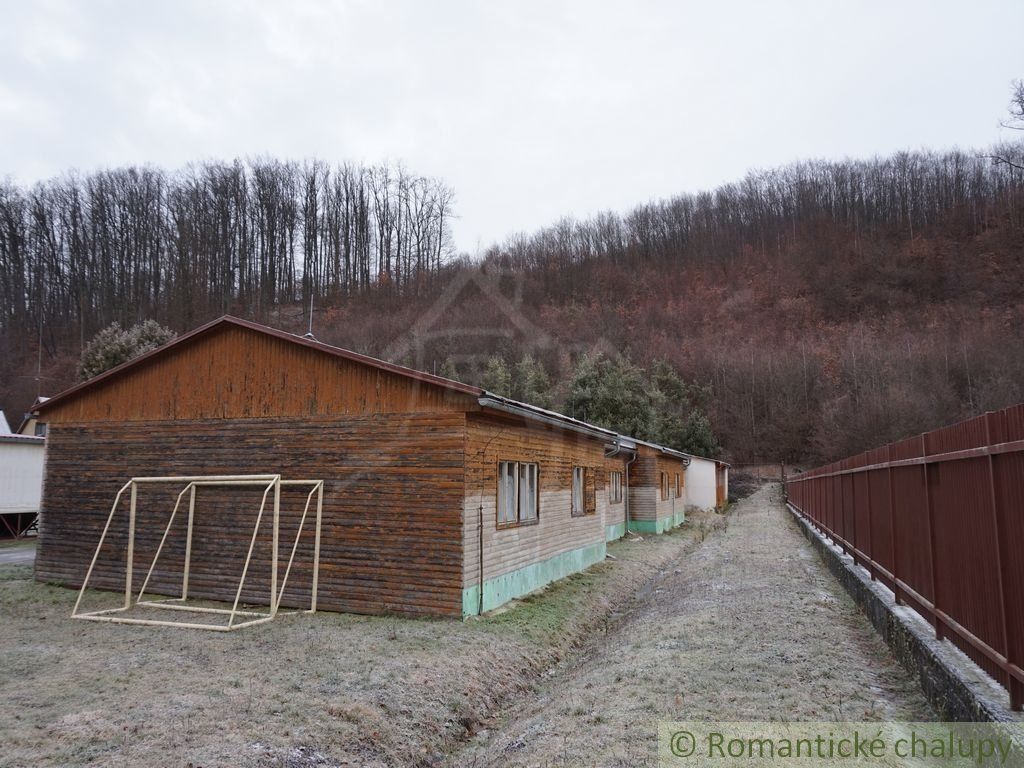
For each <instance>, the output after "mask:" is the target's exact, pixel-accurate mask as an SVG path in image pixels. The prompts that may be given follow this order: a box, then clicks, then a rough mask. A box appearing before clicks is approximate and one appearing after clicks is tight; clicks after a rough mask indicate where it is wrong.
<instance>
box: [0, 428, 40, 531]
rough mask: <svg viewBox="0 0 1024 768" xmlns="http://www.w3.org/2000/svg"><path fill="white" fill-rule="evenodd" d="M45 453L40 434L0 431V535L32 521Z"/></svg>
mask: <svg viewBox="0 0 1024 768" xmlns="http://www.w3.org/2000/svg"><path fill="white" fill-rule="evenodd" d="M5 423H6V422H5ZM45 452H46V440H45V439H44V438H42V437H32V436H29V435H12V434H0V538H8V537H15V536H20V535H21V534H23V533H24V532H25V531H26V530H27V529H28V528H30V527H31V526H32V525H33V523H35V521H36V517H37V516H38V515H39V502H40V498H41V496H42V489H43V459H44V456H45Z"/></svg>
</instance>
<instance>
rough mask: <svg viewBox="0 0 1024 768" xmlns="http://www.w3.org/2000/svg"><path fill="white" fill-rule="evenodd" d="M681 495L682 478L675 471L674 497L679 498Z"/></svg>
mask: <svg viewBox="0 0 1024 768" xmlns="http://www.w3.org/2000/svg"><path fill="white" fill-rule="evenodd" d="M682 497H683V478H682V475H680V474H679V473H678V472H676V498H677V499H681V498H682Z"/></svg>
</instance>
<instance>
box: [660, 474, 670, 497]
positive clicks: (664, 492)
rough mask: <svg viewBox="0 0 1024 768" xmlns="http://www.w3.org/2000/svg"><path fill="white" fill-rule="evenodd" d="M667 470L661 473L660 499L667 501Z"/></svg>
mask: <svg viewBox="0 0 1024 768" xmlns="http://www.w3.org/2000/svg"><path fill="white" fill-rule="evenodd" d="M668 499H669V495H668V472H662V473H661V500H662V501H668Z"/></svg>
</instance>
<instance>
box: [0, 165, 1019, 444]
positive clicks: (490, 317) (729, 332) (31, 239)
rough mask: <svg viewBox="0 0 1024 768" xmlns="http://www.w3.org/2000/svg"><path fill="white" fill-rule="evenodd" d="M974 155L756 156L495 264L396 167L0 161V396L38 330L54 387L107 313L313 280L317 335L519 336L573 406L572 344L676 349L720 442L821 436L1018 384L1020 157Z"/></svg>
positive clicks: (951, 409)
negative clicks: (33, 170) (801, 159)
mask: <svg viewBox="0 0 1024 768" xmlns="http://www.w3.org/2000/svg"><path fill="white" fill-rule="evenodd" d="M1020 153H1021V147H1020V146H1008V147H1003V148H1000V150H999V154H1000V155H1002V156H1006V157H1010V158H1019V157H1020ZM987 154H990V153H986V155H987ZM986 155H981V154H976V153H969V152H948V153H942V154H935V153H927V152H906V153H900V154H897V155H894V156H892V157H888V158H878V159H872V160H863V161H853V160H849V161H842V162H807V163H800V164H796V165H792V166H789V167H785V168H780V169H776V170H772V171H766V172H757V173H751V174H750V175H748V176H747V177H746V178H744V179H743V180H742V181H739V182H736V183H734V184H729V185H725V186H723V187H720V188H718V189H716V190H713V191H709V192H704V193H700V194H686V195H680V196H679V197H675V198H672V199H669V200H664V201H658V202H652V203H648V204H643V205H640V206H638V207H636V208H635V209H633V210H632V211H629V212H627V213H625V214H616V213H611V212H609V213H604V214H600V215H598V216H595V217H594V218H592V219H589V220H585V221H574V220H571V219H565V220H562V221H560V222H558V223H556V224H554V225H552V226H551V227H548V228H546V229H544V230H542V231H539V232H536V233H533V234H524V235H521V236H517V237H513V238H511V239H509V241H508V242H506V243H503V244H500V245H496V246H494V247H492V248H491V249H489V250H488V251H487V252H486V253H485V254H484V256H483V258H482V263H480V264H471V263H469V261H468V259H466V258H465V257H459V256H457V250H456V247H455V246H456V244H454V243H453V242H452V241H451V236H450V231H449V226H450V222H451V219H452V217H453V216H455V215H456V213H457V211H456V208H457V205H456V202H457V201H456V200H455V197H454V194H453V193H452V191H451V190H450V189H448V188H447V187H446V186H445V185H444V184H443V183H441V182H440V181H437V180H433V179H425V178H422V177H418V176H415V175H414V174H412V173H410V172H408V171H406V170H405V169H403V168H400V167H398V168H395V167H374V168H364V167H359V166H343V167H340V168H334V167H328V166H326V165H324V164H320V163H304V164H294V163H284V162H277V161H271V160H260V161H254V162H240V161H236V162H233V163H226V164H204V165H198V166H195V167H192V168H189V169H186V170H184V171H180V172H177V173H167V172H164V171H160V170H157V169H153V168H131V169H121V170H114V171H108V172H103V173H99V174H95V175H90V176H68V177H65V178H60V179H55V180H52V181H50V182H46V183H43V184H40V185H37V186H34V187H31V188H27V189H26V188H21V187H18V186H16V185H13V184H6V185H0V292H2V301H3V304H2V306H0V352H2V354H3V357H4V360H5V365H4V367H3V370H2V371H0V408H3V409H5V410H6V411H7V412H8V414H15V415H16V414H20V412H21V411H23V410H24V409H25V408H26V407H27V406H28V404H29V403H30V402H31V400H32V398H33V396H34V395H35V392H36V387H37V382H36V381H35V378H34V377H35V374H36V365H37V352H38V345H37V339H38V338H40V335H41V338H42V355H41V357H42V377H43V378H42V380H41V382H39V386H40V388H41V391H42V392H43V394H52V393H54V392H56V391H58V390H60V389H62V388H63V387H65V386H67V385H68V384H70V383H72V380H73V377H74V367H75V362H76V361H77V357H78V355H79V353H80V351H81V348H82V345H83V343H84V342H85V341H88V339H89V338H90V337H91V336H92V335H93V334H95V333H96V332H97V331H98V330H99V329H101V328H103V327H105V326H106V325H108V324H109V323H110V322H113V321H118V322H121V323H125V324H130V323H133V322H136V321H138V320H141V319H145V318H153V319H156V320H158V321H159V322H161V323H164V324H166V325H169V326H171V327H172V328H174V329H175V330H178V331H183V330H187V329H188V328H191V327H193V326H195V325H197V324H199V323H200V322H203V321H205V320H208V319H210V318H212V317H215V316H217V315H220V314H223V313H225V312H231V313H233V314H236V315H239V316H242V317H249V318H253V319H257V320H260V321H263V322H268V323H270V324H273V325H276V326H278V327H284V328H288V329H293V330H299V329H302V330H304V329H305V324H306V322H307V319H308V318H307V311H308V306H309V303H310V299H312V300H313V305H314V307H315V308H316V315H315V331H316V334H317V336H318V337H319V338H321V339H323V340H326V341H329V342H332V343H336V344H340V345H343V346H346V347H349V348H352V349H356V350H358V351H361V352H366V353H369V354H376V355H384V356H389V357H395V358H398V359H399V361H404V362H407V363H410V364H414V365H417V366H422V367H428V368H434V369H437V370H444V371H445V372H449V373H454V374H455V375H459V376H461V377H463V378H470V379H480V378H481V377H484V376H486V375H487V369H488V367H490V370H491V373H492V374H493V372H494V370H497V369H500V368H501V367H502V365H504V366H505V367H506V368H507V369H508V370H509V371H515V370H516V368H517V366H520V368H521V367H522V363H523V360H524V357H527V356H529V359H530V360H531V361H537V362H538V363H539V365H540V368H541V370H539V371H534V372H535V373H540V374H541V375H542V379H543V378H546V379H547V380H548V383H546V384H545V392H544V393H543V396H544V397H546V398H547V399H549V401H550V403H551V404H552V405H555V406H556V407H560V408H562V409H563V410H565V411H566V412H575V410H576V407H577V404H576V403H575V402H574V398H575V397H576V394H575V392H576V390H574V388H573V386H571V384H570V382H571V380H572V379H573V374H574V372H576V373H578V369H579V362H580V360H581V359H582V357H583V356H584V355H586V354H588V353H590V354H592V353H594V352H595V351H602V352H603V353H604V354H605V355H606V356H614V355H616V354H625V355H627V356H628V357H629V358H630V359H631V360H632V361H633V363H636V364H637V365H638V366H639V367H641V368H643V369H646V370H648V371H654V370H655V368H656V367H657V366H656V364H657V363H659V361H664V362H667V363H668V364H669V366H670V367H671V368H672V369H674V370H675V371H676V372H677V373H678V374H679V375H680V376H681V377H682V378H683V379H684V380H686V381H687V382H689V383H690V384H692V385H696V386H694V387H692V388H691V389H690V390H689V391H691V392H698V391H699V392H702V393H704V392H708V394H707V403H706V407H707V409H708V412H709V415H710V419H711V423H712V426H713V428H714V431H715V433H716V434H717V436H718V439H719V441H720V442H721V444H722V445H723V447H724V449H725V451H726V454H727V455H728V456H730V457H732V458H734V459H739V460H753V459H765V460H778V459H787V460H804V459H830V458H833V457H836V456H840V455H845V454H847V453H849V452H852V451H856V450H860V449H862V448H864V447H868V446H871V445H874V444H877V443H879V442H881V441H884V440H888V439H892V438H896V437H900V436H904V435H907V434H910V433H913V432H915V431H921V430H924V429H926V428H930V427H934V426H937V425H939V424H941V423H944V422H948V421H953V420H955V419H957V418H960V417H963V416H967V415H970V414H972V413H977V412H979V411H982V410H985V409H990V408H997V407H1001V406H1004V405H1007V404H1009V403H1011V402H1015V401H1020V400H1024V340H1022V333H1021V331H1022V320H1024V302H1022V299H1024V178H1022V171H1021V170H1020V168H1018V167H1015V165H1014V164H1013V163H1010V164H1008V163H993V161H992V160H991V159H989V158H988V157H987V156H986ZM424 318H426V320H424ZM411 329H416V333H415V335H410V331H411ZM410 339H412V341H410ZM496 358H500V361H497V360H496ZM481 360H482V361H483V363H484V364H483V365H477V366H475V367H474V366H473V365H470V363H473V362H474V361H476V362H477V363H479V362H480V361H481ZM498 363H500V364H498ZM652 375H653V374H652ZM637 381H638V382H640V379H638V380H637ZM637 386H643V384H642V382H640V383H638V384H637ZM533 394H534V396H536V397H540V396H541V395H539V394H537V393H536V391H534V392H533ZM701 397H702V398H703V395H701ZM577 415H586V414H580V413H577Z"/></svg>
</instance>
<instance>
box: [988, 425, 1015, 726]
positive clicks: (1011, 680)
mask: <svg viewBox="0 0 1024 768" xmlns="http://www.w3.org/2000/svg"><path fill="white" fill-rule="evenodd" d="M994 415H995V414H994V413H992V412H991V411H987V412H986V413H985V445H987V446H989V447H991V446H992V417H993V416H994ZM986 459H987V460H988V488H989V498H990V500H991V502H992V530H993V533H994V534H995V539H996V551H995V557H996V575H997V579H998V584H999V607H1000V609H1001V614H1002V615H1001V618H1002V620H1003V648H1004V649H1005V655H1006V660H1007V661H1009V662H1013V661H1014V660H1013V659H1011V658H1010V628H1009V627H1010V606H1009V604H1008V603H1007V602H1006V588H1005V583H1006V575H1005V572H1004V566H1003V563H1004V562H1005V559H1004V558H1003V555H1002V548H1003V539H1002V535H1001V531H1000V526H999V497H998V495H997V494H996V468H995V457H993V456H992V454H991V453H989V454H988V456H986ZM1006 688H1007V690H1008V691H1009V692H1010V708H1011V709H1017V710H1019V709H1021V707H1022V705H1024V683H1022V682H1021V681H1020V680H1018V679H1017V678H1016V677H1014V675H1013V674H1012V673H1011V672H1010V671H1009V670H1007V672H1006Z"/></svg>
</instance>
